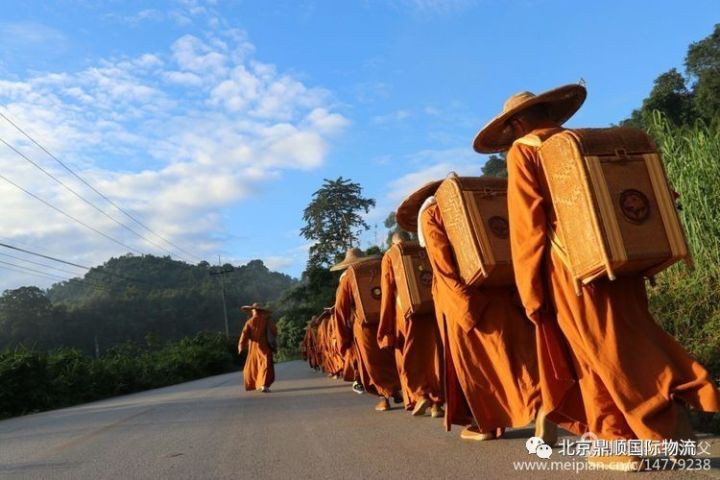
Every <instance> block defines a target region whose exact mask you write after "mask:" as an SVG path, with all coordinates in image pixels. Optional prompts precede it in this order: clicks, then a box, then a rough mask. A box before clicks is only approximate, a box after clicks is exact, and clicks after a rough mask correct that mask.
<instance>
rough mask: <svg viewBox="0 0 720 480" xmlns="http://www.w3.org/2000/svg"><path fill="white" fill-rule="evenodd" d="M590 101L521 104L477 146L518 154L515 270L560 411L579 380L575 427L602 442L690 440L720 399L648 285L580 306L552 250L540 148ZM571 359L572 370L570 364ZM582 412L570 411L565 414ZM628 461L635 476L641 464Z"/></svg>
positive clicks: (572, 94) (601, 287)
mask: <svg viewBox="0 0 720 480" xmlns="http://www.w3.org/2000/svg"><path fill="white" fill-rule="evenodd" d="M585 96H586V91H585V88H584V87H582V86H580V85H567V86H564V87H560V88H557V89H554V90H551V91H549V92H546V93H544V94H542V95H537V96H535V95H533V94H532V93H529V92H523V93H520V94H516V95H514V96H512V97H511V98H510V99H509V100H508V101H507V102H506V103H505V107H504V111H503V113H502V114H501V115H499V116H498V117H496V118H495V119H493V120H492V121H491V122H489V123H488V124H487V125H486V126H485V127H484V128H483V129H482V130H481V131H480V132H479V133H478V135H477V137H476V139H475V144H474V147H475V150H477V151H478V152H484V153H488V152H493V151H502V150H506V149H507V148H510V150H509V152H508V157H507V159H508V172H509V185H508V206H509V216H510V218H509V221H510V240H511V248H512V255H513V263H514V265H515V275H516V282H517V286H518V289H519V293H520V297H521V298H522V302H523V305H524V307H525V311H526V314H527V316H528V317H529V318H530V319H531V320H532V321H533V322H534V324H535V325H536V327H537V328H538V331H543V332H545V334H544V335H545V338H544V345H543V347H542V350H543V351H542V352H539V353H540V354H541V356H545V357H546V358H548V359H549V360H550V363H552V364H553V365H554V366H555V374H552V373H549V371H548V372H546V378H545V380H544V384H545V385H546V387H547V389H548V395H547V398H548V399H551V400H555V401H556V405H550V407H553V406H559V407H560V408H561V409H563V403H564V400H563V396H564V394H565V393H566V392H568V391H569V386H572V380H576V381H577V384H576V385H577V387H578V388H579V390H580V392H581V393H582V400H583V406H584V409H583V411H577V410H576V411H575V418H574V419H573V420H575V421H576V424H577V425H578V426H579V427H580V428H578V430H579V431H582V430H586V431H591V432H593V433H594V434H596V435H598V436H599V437H600V438H601V439H618V438H623V439H630V438H639V439H646V440H661V439H683V438H688V437H690V436H692V430H691V426H690V423H689V420H688V415H687V412H686V408H685V406H692V407H694V408H697V409H699V410H704V411H712V412H717V411H718V410H720V393H719V392H718V389H717V388H716V386H715V385H714V384H713V382H712V381H711V380H710V378H709V375H708V372H707V371H706V370H705V368H703V367H702V366H701V365H700V364H698V363H697V362H696V361H695V360H693V359H692V358H691V357H690V355H689V354H688V353H687V352H686V351H685V350H684V349H683V347H682V346H681V345H680V344H679V343H678V342H677V341H676V340H675V339H673V338H672V337H671V336H670V335H668V334H667V333H666V332H665V331H664V330H662V328H661V327H660V326H659V325H658V324H657V323H656V322H655V320H654V319H653V317H652V315H651V314H650V312H649V310H648V299H647V293H646V290H645V283H644V279H643V278H642V277H641V276H639V275H638V276H628V277H620V278H618V279H616V280H614V281H610V280H609V279H607V278H602V279H598V280H595V281H593V282H592V283H590V284H589V285H585V286H582V287H581V295H579V296H578V295H577V293H576V286H575V281H574V279H573V278H572V276H571V274H570V272H569V271H568V270H567V269H566V268H565V265H564V264H563V262H562V260H561V258H559V257H558V254H557V253H556V251H555V249H551V248H549V246H548V235H549V233H550V230H553V231H555V230H556V229H557V219H556V217H555V215H554V211H553V207H552V198H551V196H550V193H549V190H548V187H547V183H546V180H545V175H544V172H543V164H542V161H541V159H540V156H539V153H538V148H539V147H540V145H541V144H542V142H543V141H545V140H547V139H548V138H549V137H550V136H552V135H553V134H555V133H557V132H559V131H561V130H562V127H561V125H562V124H563V123H564V122H565V121H566V120H567V119H568V118H569V117H570V116H572V114H574V113H575V112H576V111H577V110H578V109H579V108H580V106H581V105H582V103H583V101H584V100H585ZM563 358H569V361H568V362H566V364H563V361H562V360H563ZM572 410H574V408H570V409H567V408H565V414H566V415H567V413H568V412H569V411H572ZM583 424H584V425H583ZM582 427H584V428H582ZM589 460H590V461H595V460H597V459H595V460H594V459H589ZM612 460H613V461H614V462H616V461H617V459H612ZM627 460H628V465H629V468H632V466H631V464H636V463H637V462H636V461H635V459H631V458H629V459H627ZM598 463H602V461H598ZM616 463H617V462H616Z"/></svg>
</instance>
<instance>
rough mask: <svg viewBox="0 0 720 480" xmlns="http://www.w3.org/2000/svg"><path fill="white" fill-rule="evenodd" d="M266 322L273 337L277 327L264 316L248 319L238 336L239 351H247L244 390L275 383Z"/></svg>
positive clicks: (254, 316)
mask: <svg viewBox="0 0 720 480" xmlns="http://www.w3.org/2000/svg"><path fill="white" fill-rule="evenodd" d="M268 322H270V329H271V331H272V333H273V335H277V327H276V326H275V324H274V323H272V322H271V320H270V319H269V318H268V317H267V316H266V315H253V316H252V317H250V318H249V319H248V320H247V322H245V326H244V327H243V329H242V333H241V334H240V340H239V341H238V347H239V350H241V351H247V358H246V359H245V367H244V368H243V381H244V383H245V390H256V389H258V388H261V387H269V386H270V385H272V383H273V382H274V381H275V366H274V364H273V357H272V351H271V350H270V345H269V344H268V339H267V325H268Z"/></svg>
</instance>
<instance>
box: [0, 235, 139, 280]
mask: <svg viewBox="0 0 720 480" xmlns="http://www.w3.org/2000/svg"><path fill="white" fill-rule="evenodd" d="M0 247H4V248H9V249H12V250H16V251H18V252H23V253H27V254H28V255H35V256H36V257H41V258H45V259H48V260H52V261H54V262H59V263H64V264H65V265H70V266H73V267H77V268H82V269H84V270H90V271H92V272H93V273H102V274H105V275H110V276H112V277H117V278H120V279H122V280H126V281H131V282H135V283H136V284H140V285H144V286H148V287H150V286H151V285H150V284H148V283H147V282H145V281H143V280H140V279H138V278H133V277H128V276H125V275H122V274H120V273H116V272H112V271H109V270H105V269H99V268H95V269H93V268H92V267H87V266H85V265H80V264H78V263H73V262H69V261H67V260H63V259H61V258H57V257H53V256H50V255H45V254H43V253H38V252H33V251H32V250H28V249H26V248H20V247H16V246H13V245H9V244H7V243H3V242H0ZM84 281H86V280H84Z"/></svg>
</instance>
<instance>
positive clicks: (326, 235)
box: [276, 177, 380, 360]
mask: <svg viewBox="0 0 720 480" xmlns="http://www.w3.org/2000/svg"><path fill="white" fill-rule="evenodd" d="M374 205H375V200H373V199H371V198H365V197H363V195H362V187H361V186H360V184H358V183H353V182H352V181H351V180H349V179H343V178H342V177H340V178H338V179H337V180H325V182H324V183H323V185H322V186H321V187H320V189H319V190H318V191H316V192H315V193H314V194H313V198H312V199H311V201H310V203H309V205H308V206H307V208H306V209H305V213H304V216H303V218H304V220H305V226H304V227H303V229H302V234H303V236H304V237H305V238H307V239H308V240H312V241H313V242H314V243H313V245H312V246H311V247H310V252H309V258H308V263H307V268H306V269H305V271H304V272H303V274H302V277H301V279H300V282H299V284H297V285H296V286H294V287H293V288H292V289H290V290H289V291H288V292H287V293H286V294H285V295H284V296H283V298H282V300H281V301H280V303H279V311H278V312H277V313H276V318H278V330H279V332H280V335H279V338H278V347H279V351H278V356H277V358H278V359H280V360H284V359H290V358H296V357H297V356H298V355H299V348H300V342H301V341H302V338H303V335H304V333H305V332H304V329H305V325H306V324H307V322H308V320H310V318H311V317H312V316H313V315H317V314H318V313H320V312H322V309H323V308H325V307H328V306H331V305H333V304H334V303H335V290H336V288H337V285H338V280H339V278H340V273H339V272H330V270H329V267H330V265H332V264H333V263H335V262H337V261H339V260H341V259H342V258H343V257H344V256H345V252H346V251H347V249H348V248H350V247H352V246H355V245H357V243H358V238H359V235H360V233H361V232H363V231H365V230H368V228H369V227H368V225H367V223H366V222H365V220H364V219H363V217H362V214H363V213H367V212H368V210H369V209H370V207H372V206H374ZM379 252H380V250H379V248H378V247H373V248H371V249H370V250H368V252H367V253H368V254H372V253H379Z"/></svg>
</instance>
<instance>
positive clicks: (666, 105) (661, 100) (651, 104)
mask: <svg viewBox="0 0 720 480" xmlns="http://www.w3.org/2000/svg"><path fill="white" fill-rule="evenodd" d="M693 97H694V95H693V93H692V92H691V91H689V90H688V88H687V85H686V84H685V79H684V78H683V76H682V75H681V74H680V72H678V71H677V69H675V68H673V69H671V70H670V71H668V72H665V73H663V74H662V75H660V76H659V77H657V78H656V79H655V85H654V86H653V89H652V90H651V91H650V95H649V96H648V97H647V98H646V99H645V100H643V103H642V107H640V108H639V109H638V110H634V111H633V112H632V115H631V116H630V119H629V120H628V121H626V122H624V124H625V125H630V126H635V127H642V126H644V125H647V122H648V117H647V116H648V115H650V114H651V113H652V112H653V111H655V110H659V111H661V112H663V113H664V114H665V116H666V117H667V118H668V119H669V120H670V121H672V122H673V123H674V124H675V125H685V124H687V123H688V122H690V121H691V120H692V119H693V117H694V116H695V115H696V114H695V111H694V105H693Z"/></svg>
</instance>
